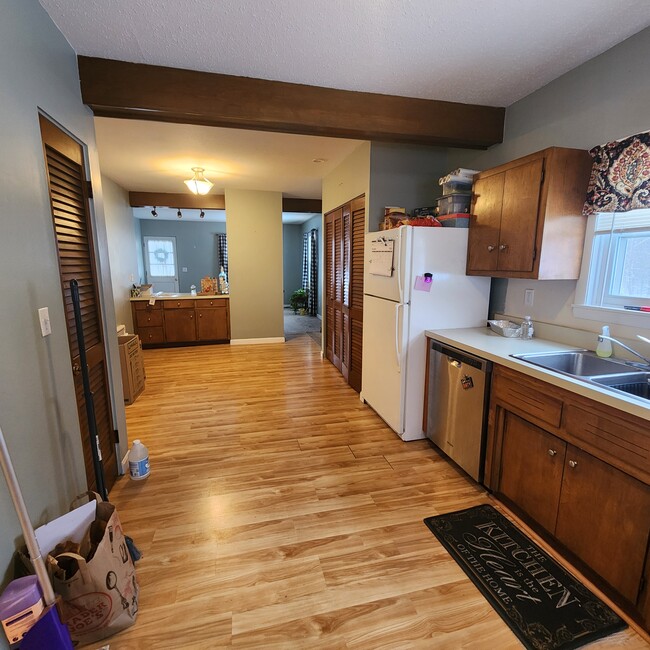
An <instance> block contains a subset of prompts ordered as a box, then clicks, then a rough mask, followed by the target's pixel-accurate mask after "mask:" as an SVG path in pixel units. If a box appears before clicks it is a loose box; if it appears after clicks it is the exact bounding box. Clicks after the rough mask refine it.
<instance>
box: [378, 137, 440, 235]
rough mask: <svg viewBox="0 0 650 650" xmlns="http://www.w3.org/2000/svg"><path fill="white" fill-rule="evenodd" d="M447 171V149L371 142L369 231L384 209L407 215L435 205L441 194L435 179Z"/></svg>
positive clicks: (381, 218)
mask: <svg viewBox="0 0 650 650" xmlns="http://www.w3.org/2000/svg"><path fill="white" fill-rule="evenodd" d="M450 169H451V168H450V167H449V162H448V151H447V150H446V149H442V148H438V147H417V146H407V145H397V144H385V143H380V142H373V143H372V146H371V148H370V198H369V201H368V203H367V205H368V230H369V231H371V232H372V231H375V230H378V228H379V223H380V221H383V219H384V208H385V207H386V206H389V205H390V206H398V207H402V208H406V210H407V212H410V211H411V210H413V208H421V207H427V206H433V205H436V204H435V202H434V199H435V198H436V197H438V196H440V195H441V194H442V191H441V188H440V185H438V179H439V178H440V177H441V176H443V175H445V174H446V173H447V172H448V171H449V170H450Z"/></svg>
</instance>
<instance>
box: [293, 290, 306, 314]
mask: <svg viewBox="0 0 650 650" xmlns="http://www.w3.org/2000/svg"><path fill="white" fill-rule="evenodd" d="M289 305H290V306H291V309H293V313H294V314H297V313H298V310H300V313H301V315H304V313H305V311H306V310H307V290H306V289H297V290H296V291H294V292H293V293H292V294H291V298H290V299H289Z"/></svg>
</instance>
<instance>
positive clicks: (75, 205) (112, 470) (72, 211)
mask: <svg viewBox="0 0 650 650" xmlns="http://www.w3.org/2000/svg"><path fill="white" fill-rule="evenodd" d="M40 125H41V136H42V139H43V148H44V154H45V168H46V172H47V181H48V188H49V194H50V206H51V209H52V218H53V222H54V234H55V238H56V245H57V252H58V257H59V274H60V277H61V289H62V292H63V302H64V306H65V316H66V326H67V331H68V341H69V344H70V356H71V366H72V373H73V378H74V385H75V391H76V397H77V412H78V415H79V425H80V429H81V444H82V446H83V452H84V462H85V466H86V480H87V483H88V488H89V489H93V490H94V489H96V485H95V472H94V469H93V459H92V452H91V447H90V440H89V433H88V419H87V416H86V405H85V399H84V393H83V382H82V377H81V368H80V365H79V347H78V344H77V331H76V327H75V320H74V311H73V307H72V299H71V294H70V280H72V279H76V280H77V282H78V283H79V297H80V301H81V319H82V323H83V331H84V337H85V348H86V357H87V364H88V370H89V374H90V387H91V390H92V393H93V401H94V405H95V416H96V419H97V431H98V435H99V447H100V450H101V456H102V462H103V466H104V475H105V477H104V478H105V484H106V488H107V489H110V488H111V487H112V486H113V484H114V483H115V479H116V478H117V467H118V466H117V460H116V453H115V433H114V428H113V420H112V413H111V400H110V393H109V387H108V375H107V368H106V353H105V349H104V335H103V333H104V326H103V322H102V315H101V309H100V305H99V298H98V291H97V270H96V264H95V255H94V245H93V232H92V226H91V221H90V208H89V204H88V200H89V191H88V183H87V181H86V173H85V161H84V151H83V147H82V146H81V145H80V144H79V143H78V142H77V141H75V140H74V139H73V138H71V137H70V136H68V135H67V134H66V133H64V132H63V131H61V130H60V129H59V128H58V127H56V126H55V125H54V124H52V123H51V122H50V121H49V120H47V119H45V118H44V117H42V116H41V117H40Z"/></svg>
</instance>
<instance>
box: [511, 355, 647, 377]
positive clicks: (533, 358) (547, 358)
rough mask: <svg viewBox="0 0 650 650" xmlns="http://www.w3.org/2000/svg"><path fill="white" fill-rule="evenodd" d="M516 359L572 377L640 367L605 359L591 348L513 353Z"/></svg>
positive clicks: (616, 372)
mask: <svg viewBox="0 0 650 650" xmlns="http://www.w3.org/2000/svg"><path fill="white" fill-rule="evenodd" d="M512 356H513V357H515V358H516V359H521V360H522V361H527V362H528V363H532V364H534V365H536V366H541V367H542V368H546V369H547V370H554V371H555V372H561V373H563V374H565V375H570V376H571V377H579V378H584V377H594V376H600V375H616V374H622V373H635V372H638V369H636V368H632V367H630V366H627V365H625V362H624V361H620V360H616V359H603V358H602V357H599V356H597V355H596V354H595V353H594V352H590V351H589V350H570V351H567V352H536V353H531V354H513V355H512Z"/></svg>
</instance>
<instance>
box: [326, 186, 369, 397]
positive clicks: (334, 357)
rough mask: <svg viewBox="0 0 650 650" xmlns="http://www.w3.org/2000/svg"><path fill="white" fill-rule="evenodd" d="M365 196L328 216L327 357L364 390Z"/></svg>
mask: <svg viewBox="0 0 650 650" xmlns="http://www.w3.org/2000/svg"><path fill="white" fill-rule="evenodd" d="M364 233H365V197H364V196H360V197H357V198H356V199H353V200H352V201H351V202H350V203H346V204H345V205H343V206H341V207H339V208H336V209H335V210H332V211H331V212H328V213H327V214H326V215H325V285H326V286H325V297H326V301H325V302H326V309H325V339H326V340H325V356H326V358H327V359H329V360H330V361H331V362H332V363H333V364H334V365H335V366H336V367H337V368H338V369H339V370H340V371H341V374H342V375H343V376H344V377H345V379H346V380H347V381H348V383H349V384H350V386H352V388H354V389H355V390H356V391H360V390H361V339H362V333H363V240H364Z"/></svg>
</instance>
